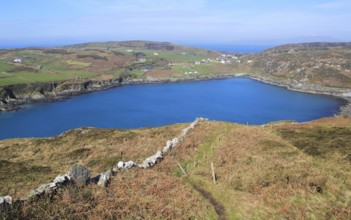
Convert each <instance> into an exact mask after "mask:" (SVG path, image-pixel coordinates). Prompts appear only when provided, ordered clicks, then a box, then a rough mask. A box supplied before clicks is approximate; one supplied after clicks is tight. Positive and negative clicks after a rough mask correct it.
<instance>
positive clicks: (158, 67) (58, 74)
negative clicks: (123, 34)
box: [0, 41, 245, 86]
mask: <svg viewBox="0 0 351 220" xmlns="http://www.w3.org/2000/svg"><path fill="white" fill-rule="evenodd" d="M220 55H221V53H219V52H215V51H208V50H203V49H197V48H191V47H183V46H178V45H174V44H171V43H162V42H145V41H126V42H107V43H87V44H79V45H72V46H65V47H56V48H27V49H14V50H0V86H4V85H13V84H23V83H33V82H51V81H62V80H68V79H77V78H86V79H92V80H108V79H115V78H118V77H123V78H125V79H128V78H145V77H157V78H165V77H168V78H170V77H173V78H179V77H181V78H186V77H188V76H197V75H211V74H220V73H229V72H230V73H232V72H233V71H234V72H235V71H237V72H240V70H242V69H243V68H244V69H245V67H244V66H242V65H240V64H239V63H237V62H234V60H232V59H231V58H229V59H227V58H226V60H231V61H233V62H231V63H228V64H222V63H220V60H217V58H219V57H220ZM16 58H19V59H21V62H14V61H15V59H16ZM209 59H210V60H211V62H209ZM195 62H199V63H198V64H195ZM186 72H187V73H186ZM190 72H191V74H190ZM195 72H196V73H195ZM185 73H186V74H185Z"/></svg>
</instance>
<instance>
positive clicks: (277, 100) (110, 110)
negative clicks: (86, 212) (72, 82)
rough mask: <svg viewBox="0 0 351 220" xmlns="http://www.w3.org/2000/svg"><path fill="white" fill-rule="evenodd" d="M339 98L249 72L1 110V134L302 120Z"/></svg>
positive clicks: (332, 109)
mask: <svg viewBox="0 0 351 220" xmlns="http://www.w3.org/2000/svg"><path fill="white" fill-rule="evenodd" d="M343 104H344V101H343V100H341V99H338V98H336V97H332V96H324V95H313V94H305V93H301V92H294V91H289V90H286V89H284V88H280V87H277V86H273V85H269V84H265V83H261V82H258V81H255V80H252V79H249V78H232V79H224V80H209V81H200V82H183V83H173V84H172V83H169V84H149V85H128V86H122V87H117V88H114V89H109V90H104V91H99V92H94V93H90V94H85V95H81V96H76V97H73V98H71V99H68V100H64V101H60V102H54V103H40V104H32V105H27V106H26V107H25V108H24V109H22V110H20V111H17V112H1V113H0V139H6V138H14V137H48V136H53V135H58V134H60V133H62V132H64V131H66V130H69V129H73V128H78V127H84V126H91V127H100V128H119V129H129V128H142V127H153V126H163V125H168V124H173V123H182V122H191V121H193V120H194V119H195V118H196V117H205V118H209V119H210V120H221V121H228V122H236V123H243V124H251V125H252V124H254V125H260V124H265V123H269V122H272V121H278V120H296V121H298V122H305V121H310V120H314V119H318V118H321V117H330V116H333V115H334V114H336V113H337V112H338V110H339V108H340V106H341V105H343Z"/></svg>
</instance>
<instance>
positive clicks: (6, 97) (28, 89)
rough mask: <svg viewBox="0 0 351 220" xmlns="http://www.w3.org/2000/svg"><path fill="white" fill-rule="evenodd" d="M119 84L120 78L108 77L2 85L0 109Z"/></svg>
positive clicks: (14, 107) (0, 89)
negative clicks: (102, 78) (96, 79)
mask: <svg viewBox="0 0 351 220" xmlns="http://www.w3.org/2000/svg"><path fill="white" fill-rule="evenodd" d="M120 84H121V79H110V80H102V81H92V80H68V81H63V82H52V83H32V84H18V85H8V86H3V87H0V110H3V111H6V110H14V109H16V108H17V107H18V105H21V104H23V103H27V102H36V101H53V100H57V99H62V98H68V97H71V96H73V95H78V94H82V93H87V92H91V91H96V90H101V89H106V88H111V87H114V86H119V85H120Z"/></svg>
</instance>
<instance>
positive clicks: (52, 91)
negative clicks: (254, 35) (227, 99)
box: [0, 73, 351, 116]
mask: <svg viewBox="0 0 351 220" xmlns="http://www.w3.org/2000/svg"><path fill="white" fill-rule="evenodd" d="M238 77H247V78H250V79H252V80H256V81H259V82H262V83H267V84H271V85H275V86H279V87H282V88H285V89H288V90H291V91H296V92H303V93H310V94H319V95H331V96H335V97H337V98H341V99H343V100H345V102H346V104H345V105H343V106H341V108H340V112H339V114H338V115H348V116H351V89H341V88H335V87H322V86H318V85H312V84H299V83H289V82H283V81H278V80H274V79H271V78H268V77H264V76H261V75H256V74H249V73H232V74H219V75H208V76H197V77H189V78H151V77H148V78H144V79H130V80H122V79H111V80H102V81H92V80H68V81H63V82H49V83H33V84H20V85H10V86H3V87H1V89H2V92H3V93H4V92H5V93H7V94H5V95H7V98H5V99H3V100H0V112H1V111H16V110H19V109H21V108H22V107H21V106H22V105H24V104H28V103H40V102H55V101H60V100H64V99H69V98H71V97H73V96H78V95H82V94H87V93H91V92H95V91H101V90H106V89H112V88H116V87H119V86H124V85H141V84H161V83H179V82H196V81H206V80H218V79H228V78H238ZM16 89H18V90H19V91H21V90H26V89H28V90H31V91H29V92H28V91H24V92H23V93H22V94H21V93H20V92H19V93H18V91H16ZM3 96H4V95H3Z"/></svg>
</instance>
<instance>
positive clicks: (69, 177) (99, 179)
mask: <svg viewBox="0 0 351 220" xmlns="http://www.w3.org/2000/svg"><path fill="white" fill-rule="evenodd" d="M203 121H207V119H205V118H197V119H196V120H195V121H194V122H192V123H191V124H190V125H189V126H188V127H187V128H185V129H183V130H182V132H181V134H180V135H179V136H178V137H175V138H173V139H172V140H169V141H167V142H166V145H165V146H164V147H163V148H162V149H160V150H159V151H157V152H156V153H155V154H154V155H151V156H150V157H148V158H146V159H145V160H144V161H143V162H142V163H141V164H137V163H135V162H134V161H132V160H130V161H127V162H124V161H119V162H118V163H116V165H115V166H114V167H113V168H111V169H109V170H107V171H105V172H102V173H100V174H98V175H97V176H95V177H91V173H90V171H89V170H88V169H87V168H86V167H84V166H82V165H80V164H75V165H73V166H72V167H71V168H70V169H69V171H68V173H67V174H64V175H58V176H57V177H56V178H55V179H54V180H53V181H52V182H50V183H46V184H42V185H40V186H39V187H38V188H37V189H34V190H32V191H30V192H29V193H28V195H27V196H25V197H22V198H20V199H18V200H15V201H13V199H12V197H10V196H4V197H0V213H1V212H2V211H3V210H4V209H5V208H8V207H10V206H12V205H21V204H23V203H24V202H26V201H31V200H32V199H35V198H39V197H41V196H43V195H45V194H46V195H47V194H51V193H53V192H56V191H57V189H58V188H61V187H63V186H65V185H67V184H76V185H88V184H97V185H99V186H102V187H106V186H108V184H109V183H110V181H111V179H112V177H113V176H114V175H116V174H117V173H118V172H120V171H121V170H124V169H149V168H152V167H153V166H155V165H156V164H157V163H159V162H161V161H162V160H163V158H164V156H165V155H166V154H167V153H168V152H170V151H171V150H173V149H175V148H176V147H177V146H178V145H179V144H181V143H182V142H183V141H184V139H185V138H186V137H187V135H188V134H189V132H190V131H191V130H193V129H194V128H195V127H196V126H197V125H198V124H199V123H201V122H203Z"/></svg>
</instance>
